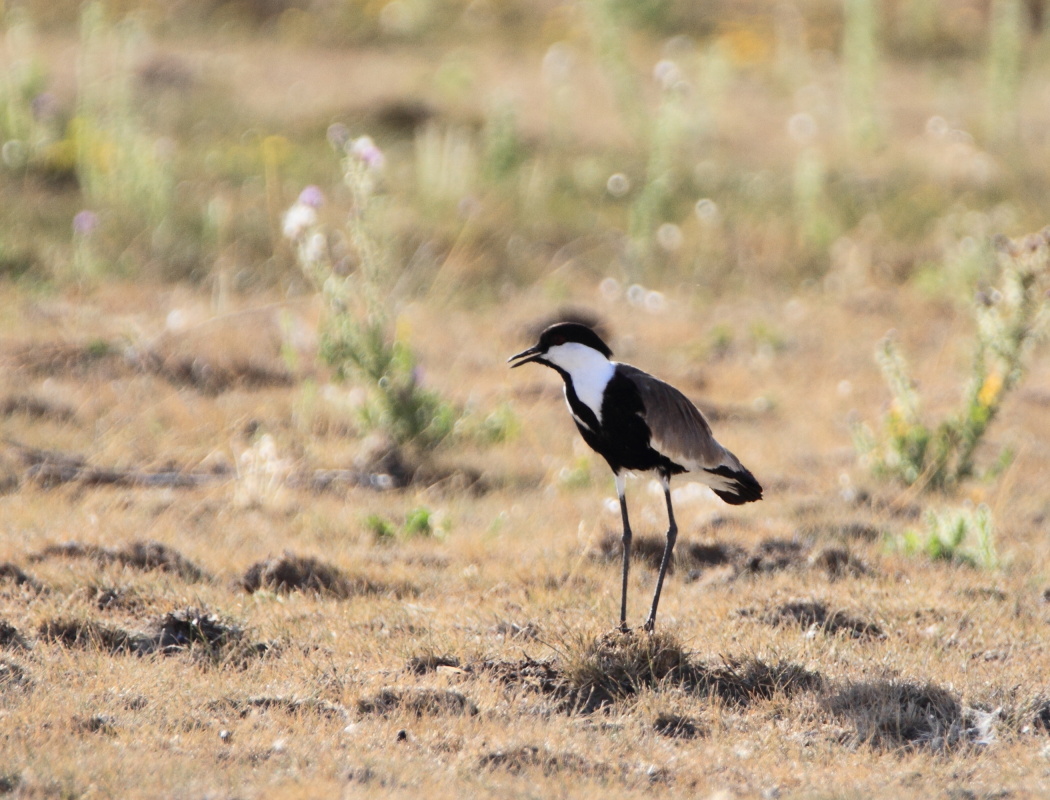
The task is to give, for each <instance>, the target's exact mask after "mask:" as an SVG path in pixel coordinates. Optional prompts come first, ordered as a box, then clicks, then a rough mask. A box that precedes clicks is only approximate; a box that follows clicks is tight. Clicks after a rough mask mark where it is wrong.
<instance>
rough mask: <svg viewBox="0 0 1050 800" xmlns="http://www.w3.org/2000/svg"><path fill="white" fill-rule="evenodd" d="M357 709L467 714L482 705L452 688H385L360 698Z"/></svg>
mask: <svg viewBox="0 0 1050 800" xmlns="http://www.w3.org/2000/svg"><path fill="white" fill-rule="evenodd" d="M357 710H358V711H359V712H361V713H362V714H379V715H382V716H385V715H387V714H390V713H392V712H394V711H404V712H406V713H408V714H412V715H415V716H417V717H424V716H431V715H436V714H466V715H469V716H474V715H475V714H477V713H478V707H477V706H476V705H475V704H474V701H472V700H471V699H470V698H468V697H467V696H466V695H463V694H460V693H459V692H454V691H452V690H450V689H427V688H410V689H383V690H382V691H380V692H379V693H378V694H375V695H373V696H371V697H362V698H361V699H360V700H358V701H357Z"/></svg>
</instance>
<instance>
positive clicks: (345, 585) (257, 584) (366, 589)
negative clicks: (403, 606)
mask: <svg viewBox="0 0 1050 800" xmlns="http://www.w3.org/2000/svg"><path fill="white" fill-rule="evenodd" d="M240 586H241V588H243V589H244V590H245V591H246V592H258V591H260V590H263V589H265V590H268V591H273V592H280V593H285V594H287V593H289V592H312V593H314V594H318V595H321V596H324V597H334V598H337V599H339V600H345V599H347V598H349V597H358V596H361V595H379V594H387V593H392V594H394V595H396V596H398V597H401V596H403V595H406V594H411V593H413V589H412V587H410V586H407V585H392V584H386V583H382V582H379V581H373V580H370V579H369V578H366V577H364V576H361V575H357V576H353V577H351V576H349V575H347V574H346V573H345V572H343V570H341V569H339V567H336V566H334V565H333V564H326V563H325V562H323V561H320V560H319V559H316V558H313V557H311V556H297V555H294V554H292V553H285V554H284V555H283V556H280V557H276V558H268V559H266V560H264V561H259V562H257V563H255V564H253V565H252V566H250V567H249V568H248V570H247V571H246V572H245V573H244V576H243V577H242V578H241V580H240Z"/></svg>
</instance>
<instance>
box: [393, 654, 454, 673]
mask: <svg viewBox="0 0 1050 800" xmlns="http://www.w3.org/2000/svg"><path fill="white" fill-rule="evenodd" d="M438 667H455V668H456V669H458V668H459V667H460V661H459V659H458V658H456V657H455V656H449V655H438V654H436V653H425V654H423V655H419V656H413V657H412V658H410V659H408V662H407V663H406V664H405V670H406V671H407V672H411V673H413V674H415V675H425V674H426V673H428V672H434V671H436V670H437V669H438Z"/></svg>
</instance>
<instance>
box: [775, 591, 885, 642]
mask: <svg viewBox="0 0 1050 800" xmlns="http://www.w3.org/2000/svg"><path fill="white" fill-rule="evenodd" d="M764 619H765V621H766V622H768V623H770V624H772V625H785V624H794V625H799V626H801V627H803V628H816V629H819V630H821V631H823V632H824V633H827V634H831V635H835V634H838V633H844V634H846V635H847V636H851V637H853V638H854V639H872V638H881V637H883V636H884V634H883V632H882V629H881V628H880V627H879V626H878V625H876V624H875V623H873V622H867V621H865V620H862V619H858V618H856V617H852V616H850V615H849V614H847V613H846V612H845V611H840V610H836V611H829V610H828V607H827V606H826V605H824V604H823V603H820V602H818V601H816V600H796V601H795V602H792V603H785V604H784V605H782V606H779V607H778V608H776V609H775V610H774V611H771V612H770V613H768V614H766V615H765V617H764Z"/></svg>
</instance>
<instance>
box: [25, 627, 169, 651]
mask: <svg viewBox="0 0 1050 800" xmlns="http://www.w3.org/2000/svg"><path fill="white" fill-rule="evenodd" d="M37 635H38V636H39V637H40V638H41V639H43V640H44V641H45V642H51V643H54V644H60V645H62V646H64V647H77V648H80V649H83V650H101V651H103V652H108V653H111V654H113V655H117V654H123V653H134V654H136V655H144V654H145V653H149V652H152V650H153V642H152V640H151V639H150V638H149V637H148V636H146V635H145V634H142V633H135V632H132V631H126V630H124V629H123V628H118V627H115V626H111V625H104V624H102V623H100V622H95V621H94V620H79V619H61V618H59V619H51V620H47V621H45V622H43V623H41V625H40V628H39V629H38V630H37Z"/></svg>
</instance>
